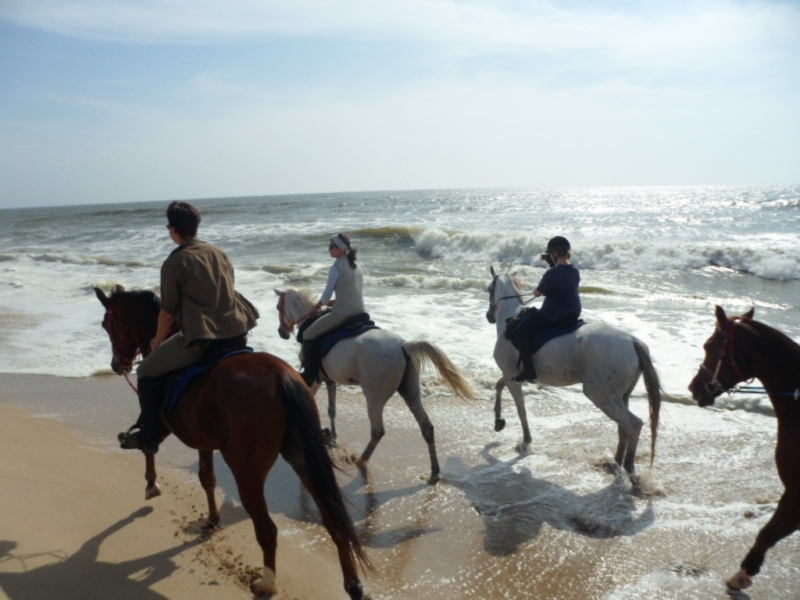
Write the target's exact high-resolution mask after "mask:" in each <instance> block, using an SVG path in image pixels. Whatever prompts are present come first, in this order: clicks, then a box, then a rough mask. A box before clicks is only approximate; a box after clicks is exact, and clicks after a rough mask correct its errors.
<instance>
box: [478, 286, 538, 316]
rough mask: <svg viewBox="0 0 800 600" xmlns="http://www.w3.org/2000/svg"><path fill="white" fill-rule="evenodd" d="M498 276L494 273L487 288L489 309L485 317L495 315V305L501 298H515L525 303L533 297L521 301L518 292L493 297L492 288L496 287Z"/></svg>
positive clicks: (520, 295)
mask: <svg viewBox="0 0 800 600" xmlns="http://www.w3.org/2000/svg"><path fill="white" fill-rule="evenodd" d="M499 277H500V275H495V276H494V279H492V283H491V284H490V285H489V290H488V291H489V310H488V311H486V316H487V318H488V317H489V315H495V314H496V313H497V305H498V303H500V301H501V300H510V299H512V298H516V299H517V300H519V301H520V302H522V304H527V303H528V302H530V301H531V300H533V298H531V300H528V302H523V300H522V297H523V294H520V293H519V292H517V293H516V294H511V295H510V296H501V297H500V298H498V299H497V300H495V299H494V290H495V288H496V287H497V279H498V278H499ZM490 321H491V319H490ZM492 322H494V321H492Z"/></svg>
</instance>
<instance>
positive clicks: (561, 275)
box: [511, 235, 581, 382]
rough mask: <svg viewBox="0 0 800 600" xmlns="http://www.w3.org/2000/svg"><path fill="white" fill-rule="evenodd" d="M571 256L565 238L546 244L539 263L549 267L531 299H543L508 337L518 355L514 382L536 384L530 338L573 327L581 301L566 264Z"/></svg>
mask: <svg viewBox="0 0 800 600" xmlns="http://www.w3.org/2000/svg"><path fill="white" fill-rule="evenodd" d="M571 258H572V252H571V250H570V244H569V241H567V239H566V238H564V237H561V236H560V235H559V236H556V237H554V238H552V239H551V240H550V241H549V242H547V252H546V253H545V254H542V260H544V261H545V262H547V264H549V265H550V270H548V271H547V272H546V273H545V274H544V276H543V277H542V280H541V281H540V282H539V285H538V286H537V287H536V290H534V292H533V295H534V296H536V297H537V298H538V297H539V296H544V302H543V303H542V307H541V308H540V309H538V310H537V309H536V308H531V309H529V310H528V312H527V313H526V314H525V316H524V317H523V319H522V321H521V322H520V323H519V324H518V325H517V326H516V328H515V329H514V331H513V332H512V333H511V342H512V343H513V344H514V347H515V348H516V349H517V350H519V351H520V359H521V362H522V372H521V373H520V374H519V375H517V376H516V377H514V381H518V382H525V381H531V382H533V381H536V370H535V369H534V367H533V354H532V353H531V345H530V342H531V340H532V338H533V337H534V336H535V335H536V334H538V333H541V332H542V331H546V330H548V329H562V328H566V327H569V326H570V325H573V324H575V322H576V321H577V320H578V317H580V315H581V299H580V296H579V294H578V286H579V284H580V281H581V274H580V271H579V270H578V268H577V267H576V266H575V265H573V264H572V263H571V262H570V259H571Z"/></svg>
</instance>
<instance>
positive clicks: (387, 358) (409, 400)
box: [275, 288, 474, 482]
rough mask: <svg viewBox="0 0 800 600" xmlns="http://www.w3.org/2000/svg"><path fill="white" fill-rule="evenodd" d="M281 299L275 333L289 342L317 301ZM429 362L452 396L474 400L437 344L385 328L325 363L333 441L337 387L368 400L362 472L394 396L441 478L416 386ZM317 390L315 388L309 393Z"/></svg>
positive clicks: (283, 295) (344, 346)
mask: <svg viewBox="0 0 800 600" xmlns="http://www.w3.org/2000/svg"><path fill="white" fill-rule="evenodd" d="M275 293H276V294H277V295H278V296H279V297H280V300H279V301H278V314H279V317H280V326H279V327H278V333H279V334H280V336H281V337H282V338H283V339H289V338H290V336H291V334H292V332H293V331H294V326H295V325H298V324H301V323H302V322H303V321H305V320H306V319H307V318H308V317H310V316H311V314H312V308H313V306H314V305H315V304H316V303H317V298H316V297H315V296H314V295H313V294H312V292H311V291H310V290H306V289H303V290H294V289H291V288H290V289H287V290H285V291H280V290H275ZM427 363H430V364H433V366H435V367H436V369H437V370H438V371H439V374H440V375H441V377H442V379H443V380H444V382H445V383H446V384H447V386H448V387H449V388H450V389H451V390H453V391H454V392H455V393H457V394H459V395H461V396H464V397H466V398H469V399H474V393H473V391H472V388H471V387H470V385H469V383H468V382H467V381H466V380H465V379H464V378H463V377H462V375H461V373H460V372H459V371H458V368H457V367H456V366H455V365H454V364H453V363H452V362H451V361H450V359H449V358H448V357H447V355H446V354H445V353H444V352H443V351H442V350H441V349H440V348H439V347H438V346H436V345H435V344H432V343H430V342H426V341H424V340H412V341H408V342H407V341H405V340H403V338H401V337H400V336H399V335H396V334H394V333H390V332H388V331H386V330H385V329H371V330H369V331H367V332H365V333H362V334H361V335H359V336H357V337H351V338H346V339H343V340H341V341H340V342H338V343H337V344H336V346H335V347H334V349H333V350H331V351H330V352H329V353H328V354H327V355H326V356H325V358H323V359H322V368H323V369H324V370H325V374H327V376H328V382H326V383H327V385H328V416H329V417H330V420H331V437H332V438H333V439H334V440H335V439H336V384H337V383H338V384H342V385H360V386H361V389H362V390H363V392H364V396H365V397H366V399H367V412H368V414H369V421H370V428H371V430H370V441H369V443H368V444H367V447H366V448H365V449H364V452H362V453H361V457H360V458H359V459H358V460H357V462H356V464H357V465H358V466H360V467H363V466H365V465H366V462H367V461H368V460H369V458H370V456H372V453H373V451H374V450H375V447H376V446H377V445H378V442H380V440H381V438H382V437H383V436H384V434H385V430H384V427H383V408H384V406H386V403H387V402H388V401H389V398H391V397H392V396H393V395H394V393H395V392H398V393H399V394H400V395H401V396H402V397H403V400H405V402H406V404H407V405H408V408H409V409H410V410H411V413H412V414H413V415H414V418H416V420H417V423H419V427H420V430H421V431H422V437H423V438H424V439H425V441H426V442H427V443H428V453H429V454H430V459H431V477H430V481H431V482H434V481H437V480H438V479H439V459H438V458H437V457H436V444H435V443H434V437H433V425H432V424H431V421H430V419H429V418H428V414H427V413H426V412H425V407H424V406H423V405H422V392H421V390H420V385H419V377H420V371H421V369H422V367H424V366H425V365H426V364H427ZM318 389H319V383H315V384H314V387H313V388H312V390H311V391H312V393H316V392H317V390H318Z"/></svg>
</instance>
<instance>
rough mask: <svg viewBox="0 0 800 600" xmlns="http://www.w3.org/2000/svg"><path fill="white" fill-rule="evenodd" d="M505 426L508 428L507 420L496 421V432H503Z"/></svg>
mask: <svg viewBox="0 0 800 600" xmlns="http://www.w3.org/2000/svg"><path fill="white" fill-rule="evenodd" d="M505 426H506V420H505V419H495V421H494V430H495V431H503V429H504V428H505Z"/></svg>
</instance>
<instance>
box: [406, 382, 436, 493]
mask: <svg viewBox="0 0 800 600" xmlns="http://www.w3.org/2000/svg"><path fill="white" fill-rule="evenodd" d="M397 391H398V392H399V393H400V395H401V396H402V397H403V400H405V402H406V406H408V408H409V410H410V411H411V414H413V415H414V418H415V419H416V420H417V424H418V425H419V429H420V431H421V432H422V437H423V439H424V440H425V442H426V443H427V444H428V454H429V455H430V459H431V476H430V478H429V479H428V483H436V482H437V481H439V479H440V469H439V458H438V457H437V456H436V441H435V439H434V432H433V423H431V420H430V419H429V418H428V413H427V412H425V407H424V406H423V405H422V392H421V390H420V387H419V373H418V372H417V370H416V369H412V368H409V369H406V374H405V376H404V377H403V381H401V382H400V388H399V389H398V390H397Z"/></svg>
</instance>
